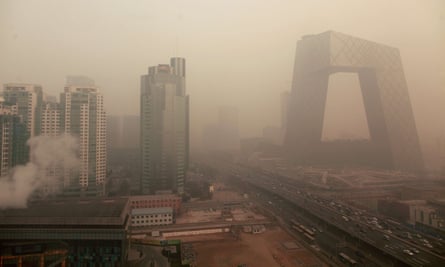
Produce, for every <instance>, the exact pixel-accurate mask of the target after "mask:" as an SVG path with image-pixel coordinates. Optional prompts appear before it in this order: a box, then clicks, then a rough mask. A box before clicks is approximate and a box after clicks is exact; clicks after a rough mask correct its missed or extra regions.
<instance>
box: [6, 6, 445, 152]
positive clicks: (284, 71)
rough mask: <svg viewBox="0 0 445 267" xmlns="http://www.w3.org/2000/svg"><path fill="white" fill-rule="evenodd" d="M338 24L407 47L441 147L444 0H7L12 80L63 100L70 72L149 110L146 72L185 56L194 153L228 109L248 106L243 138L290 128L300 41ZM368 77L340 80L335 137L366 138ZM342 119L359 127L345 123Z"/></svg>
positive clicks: (420, 99) (418, 102)
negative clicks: (286, 115)
mask: <svg viewBox="0 0 445 267" xmlns="http://www.w3.org/2000/svg"><path fill="white" fill-rule="evenodd" d="M328 30H335V31H338V32H343V33H347V34H350V35H353V36H357V37H360V38H363V39H366V40H372V41H374V42H378V43H381V44H385V45H388V46H391V47H395V48H398V49H399V50H400V54H401V58H402V63H403V67H404V72H405V77H406V80H407V84H408V90H409V93H410V98H411V102H412V107H413V111H414V115H415V120H416V124H417V129H418V132H419V136H420V138H421V144H422V148H423V150H424V152H425V150H428V149H431V148H433V147H434V144H435V142H436V141H437V140H438V138H440V137H441V136H442V138H443V136H444V135H445V122H444V120H443V118H444V116H443V114H445V2H443V1H440V0H437V1H411V0H410V1H402V0H399V1H341V0H338V1H292V0H289V1H257V0H246V1H196V0H192V1H176V0H175V1H173V0H172V1H127V2H124V1H20V0H16V1H12V0H11V1H8V0H6V1H1V2H0V59H1V60H0V83H2V84H4V83H9V82H25V83H37V84H41V85H42V86H43V88H44V91H45V92H46V93H47V94H50V95H56V96H58V95H59V94H60V92H61V91H62V90H63V87H64V85H65V77H66V76H67V75H87V76H89V77H91V78H93V79H94V80H95V81H96V84H98V85H99V86H100V87H101V90H102V93H103V94H104V97H105V108H106V111H107V113H108V114H112V115H124V114H130V115H131V114H139V97H140V76H141V75H143V74H145V73H147V68H148V67H149V66H153V65H157V64H159V63H162V62H165V63H168V58H170V57H175V56H179V57H184V58H186V60H187V93H188V94H189V95H190V97H191V111H190V117H191V125H190V129H191V142H192V151H193V146H194V145H195V144H197V143H198V141H197V140H198V139H199V138H200V135H201V130H202V127H203V126H204V125H205V124H206V123H211V122H212V121H215V120H216V112H217V107H218V106H224V105H230V106H236V107H237V108H238V110H239V124H240V135H241V137H252V136H258V135H261V131H262V128H263V127H265V126H267V125H275V126H279V121H280V93H282V92H283V91H290V90H291V83H292V82H291V80H292V72H293V67H294V58H295V47H296V42H297V41H298V40H299V39H301V38H302V37H303V36H304V35H307V34H318V33H321V32H325V31H328ZM356 80H357V79H356V77H354V76H353V75H352V76H351V75H342V74H339V76H335V77H334V76H333V77H331V84H330V91H329V94H328V103H327V111H326V114H327V116H326V117H327V118H326V121H325V126H326V131H325V132H324V137H326V138H328V139H329V138H338V137H342V136H349V137H351V136H352V137H354V136H355V135H357V136H358V137H366V135H367V133H366V129H365V128H366V123H363V121H360V120H362V119H363V117H364V115H363V114H364V113H363V107H361V106H360V105H361V103H362V102H360V101H361V99H360V98H361V94H360V92H359V91H358V88H355V87H358V83H357V81H356ZM331 89H332V90H331ZM354 90H356V91H354ZM351 91H352V92H351ZM331 93H332V95H331ZM342 101H343V102H342ZM351 103H352V104H351ZM354 103H360V105H356V104H354ZM351 109H352V111H351ZM345 114H349V115H345ZM351 114H358V115H353V116H351ZM360 114H362V115H360ZM341 120H346V121H347V125H349V126H347V127H351V129H346V130H345V129H343V128H342V129H339V128H338V127H339V125H343V124H339V121H341ZM342 127H343V126H342ZM364 127H365V128H364Z"/></svg>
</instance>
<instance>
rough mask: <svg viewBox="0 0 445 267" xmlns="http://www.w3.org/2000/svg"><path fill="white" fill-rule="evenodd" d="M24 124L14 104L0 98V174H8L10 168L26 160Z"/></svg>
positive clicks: (26, 132) (26, 148) (25, 130)
mask: <svg viewBox="0 0 445 267" xmlns="http://www.w3.org/2000/svg"><path fill="white" fill-rule="evenodd" d="M28 137H29V135H28V131H27V129H26V125H25V124H24V123H23V122H22V120H21V117H20V116H19V115H18V108H17V105H16V104H10V103H6V102H5V101H4V99H3V98H1V99H0V176H5V175H8V174H9V172H10V170H11V169H12V168H13V167H14V166H16V165H19V164H25V163H26V162H27V161H28V157H29V156H28V147H27V145H26V141H27V139H28Z"/></svg>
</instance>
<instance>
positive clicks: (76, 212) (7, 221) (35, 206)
mask: <svg viewBox="0 0 445 267" xmlns="http://www.w3.org/2000/svg"><path fill="white" fill-rule="evenodd" d="M128 213H129V205H128V199H125V198H117V199H80V200H79V199H61V200H53V201H45V202H38V203H31V204H30V205H28V207H27V208H16V209H6V210H0V228H1V227H4V226H6V225H16V224H19V225H22V226H23V225H36V224H38V225H96V226H100V225H107V226H113V225H114V226H118V225H123V224H125V219H126V216H127V215H128Z"/></svg>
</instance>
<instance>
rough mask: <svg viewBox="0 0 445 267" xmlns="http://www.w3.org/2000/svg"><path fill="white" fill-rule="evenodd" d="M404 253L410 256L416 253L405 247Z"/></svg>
mask: <svg viewBox="0 0 445 267" xmlns="http://www.w3.org/2000/svg"><path fill="white" fill-rule="evenodd" d="M403 253H405V254H408V255H410V256H413V255H414V253H412V252H411V251H410V250H409V249H404V250H403Z"/></svg>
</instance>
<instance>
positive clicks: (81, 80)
mask: <svg viewBox="0 0 445 267" xmlns="http://www.w3.org/2000/svg"><path fill="white" fill-rule="evenodd" d="M73 85H74V86H95V82H94V80H93V79H91V78H90V77H88V76H83V75H68V76H66V86H73Z"/></svg>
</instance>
